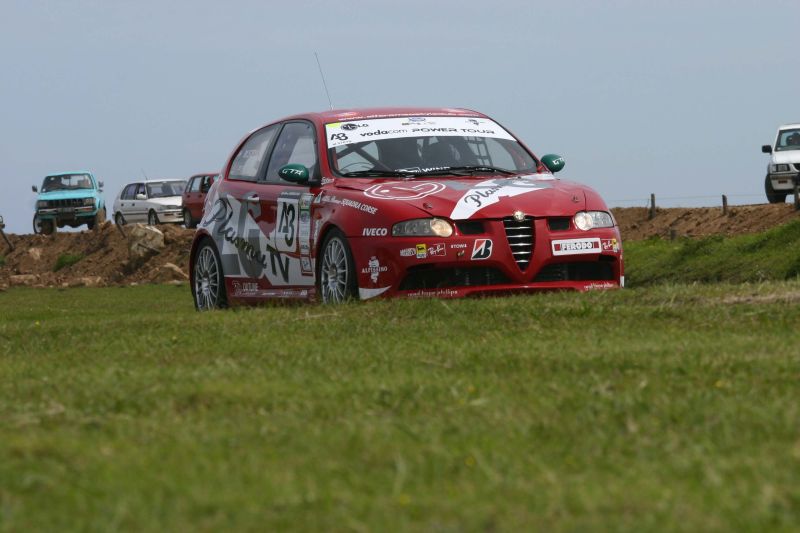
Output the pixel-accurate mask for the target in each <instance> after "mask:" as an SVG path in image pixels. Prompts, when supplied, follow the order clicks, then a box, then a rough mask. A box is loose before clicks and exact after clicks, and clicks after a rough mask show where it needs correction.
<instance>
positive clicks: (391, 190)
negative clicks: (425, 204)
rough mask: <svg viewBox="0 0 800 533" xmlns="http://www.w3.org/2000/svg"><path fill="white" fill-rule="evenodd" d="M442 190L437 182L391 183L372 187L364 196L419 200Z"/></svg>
mask: <svg viewBox="0 0 800 533" xmlns="http://www.w3.org/2000/svg"><path fill="white" fill-rule="evenodd" d="M444 189H445V186H444V184H442V183H438V182H430V181H428V182H422V183H406V182H391V183H382V184H380V185H373V186H372V187H370V188H369V189H367V190H365V191H364V194H365V195H366V196H368V197H370V198H378V199H381V200H419V199H420V198H425V197H426V196H430V195H431V194H436V193H437V192H441V191H443V190H444Z"/></svg>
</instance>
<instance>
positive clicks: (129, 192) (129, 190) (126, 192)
mask: <svg viewBox="0 0 800 533" xmlns="http://www.w3.org/2000/svg"><path fill="white" fill-rule="evenodd" d="M135 188H136V185H126V186H125V188H124V189H123V190H122V194H120V195H119V198H120V200H133V190H134V189H135Z"/></svg>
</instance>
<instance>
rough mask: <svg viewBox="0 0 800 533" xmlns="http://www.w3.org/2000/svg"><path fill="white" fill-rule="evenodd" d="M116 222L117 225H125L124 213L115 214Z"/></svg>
mask: <svg viewBox="0 0 800 533" xmlns="http://www.w3.org/2000/svg"><path fill="white" fill-rule="evenodd" d="M114 223H115V224H116V225H117V226H124V225H125V217H124V216H122V213H119V212H117V214H116V215H114Z"/></svg>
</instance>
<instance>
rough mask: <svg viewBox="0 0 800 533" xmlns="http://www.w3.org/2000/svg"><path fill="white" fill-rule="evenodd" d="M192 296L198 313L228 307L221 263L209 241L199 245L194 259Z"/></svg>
mask: <svg viewBox="0 0 800 533" xmlns="http://www.w3.org/2000/svg"><path fill="white" fill-rule="evenodd" d="M192 296H194V306H195V308H196V309H197V310H198V311H209V310H211V309H223V308H225V307H228V295H227V294H226V292H225V277H224V275H223V272H222V261H220V258H219V253H217V249H216V247H214V244H213V243H212V242H211V240H209V239H206V240H205V241H203V242H202V243H201V244H200V247H199V248H198V249H197V252H196V254H195V257H194V271H193V272H192Z"/></svg>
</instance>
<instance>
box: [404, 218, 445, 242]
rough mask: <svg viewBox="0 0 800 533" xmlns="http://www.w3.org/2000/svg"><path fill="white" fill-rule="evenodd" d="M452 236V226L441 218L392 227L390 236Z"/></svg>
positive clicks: (410, 221)
mask: <svg viewBox="0 0 800 533" xmlns="http://www.w3.org/2000/svg"><path fill="white" fill-rule="evenodd" d="M452 234H453V226H451V225H450V223H449V222H448V221H446V220H443V219H441V218H417V219H414V220H406V221H405V222H398V223H397V224H395V225H394V226H392V235H393V236H395V237H411V236H415V237H424V236H426V235H428V236H432V237H449V236H450V235H452Z"/></svg>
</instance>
